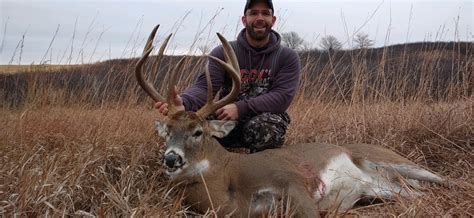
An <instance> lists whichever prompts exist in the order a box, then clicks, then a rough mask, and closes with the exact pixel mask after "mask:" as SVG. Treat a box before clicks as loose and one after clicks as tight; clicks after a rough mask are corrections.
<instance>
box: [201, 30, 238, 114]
mask: <svg viewBox="0 0 474 218" xmlns="http://www.w3.org/2000/svg"><path fill="white" fill-rule="evenodd" d="M217 36H218V37H219V40H220V41H221V43H222V47H223V49H224V57H225V61H226V62H224V61H222V60H221V59H219V58H216V57H213V56H208V57H209V58H211V59H213V60H215V61H217V62H218V63H219V64H221V65H222V66H223V67H224V69H225V70H226V72H227V73H228V74H229V76H230V77H231V79H232V89H231V91H230V93H229V94H228V95H226V96H225V97H224V98H222V99H221V100H219V101H217V102H214V101H213V99H214V98H213V96H212V84H211V78H210V75H209V70H208V69H207V68H206V72H205V73H206V79H207V102H206V104H205V105H204V106H203V107H202V108H201V109H199V111H197V112H196V114H197V115H198V116H199V117H201V118H204V119H205V118H206V117H207V116H209V115H210V114H211V113H213V112H214V111H216V110H217V109H219V108H221V107H222V106H225V105H226V104H229V103H230V102H232V101H233V100H234V99H235V98H237V96H238V95H239V93H240V68H239V62H238V61H237V57H236V55H235V53H234V50H233V49H232V46H231V45H230V44H229V42H228V41H227V40H226V39H225V38H224V37H223V36H222V35H221V34H219V33H217ZM229 62H230V63H229Z"/></svg>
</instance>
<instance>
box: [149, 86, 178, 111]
mask: <svg viewBox="0 0 474 218" xmlns="http://www.w3.org/2000/svg"><path fill="white" fill-rule="evenodd" d="M170 97H171V102H172V103H173V105H174V106H175V107H176V110H178V111H184V105H183V99H181V96H179V95H178V88H177V87H176V86H175V87H174V89H173V91H172V93H171V96H170ZM155 108H156V109H158V112H160V113H161V114H163V115H165V116H166V115H168V110H169V109H168V103H166V102H161V101H158V102H156V103H155Z"/></svg>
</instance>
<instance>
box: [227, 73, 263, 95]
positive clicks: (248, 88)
mask: <svg viewBox="0 0 474 218" xmlns="http://www.w3.org/2000/svg"><path fill="white" fill-rule="evenodd" d="M240 78H241V81H242V82H241V86H240V94H239V97H238V98H237V99H238V100H247V99H249V98H253V97H256V96H259V95H262V94H265V93H268V91H269V90H270V87H271V78H272V72H271V69H262V70H257V69H251V70H248V69H240ZM231 87H232V82H231V81H230V78H227V80H226V83H225V85H224V87H222V94H221V96H225V95H226V94H227V93H229V92H230V88H231Z"/></svg>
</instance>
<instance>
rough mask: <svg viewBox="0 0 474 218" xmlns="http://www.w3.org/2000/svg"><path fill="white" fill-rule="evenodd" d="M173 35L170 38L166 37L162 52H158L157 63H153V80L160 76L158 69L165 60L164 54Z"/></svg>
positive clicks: (161, 48)
mask: <svg viewBox="0 0 474 218" xmlns="http://www.w3.org/2000/svg"><path fill="white" fill-rule="evenodd" d="M171 35H172V34H169V35H168V37H166V39H165V41H163V44H161V47H160V50H158V56H157V57H156V59H155V62H154V63H153V67H152V68H151V69H152V71H151V72H153V73H154V77H152V78H153V79H156V78H157V76H158V67H159V66H160V63H161V59H162V58H163V53H164V52H165V48H166V46H167V45H168V42H169V41H170V38H171Z"/></svg>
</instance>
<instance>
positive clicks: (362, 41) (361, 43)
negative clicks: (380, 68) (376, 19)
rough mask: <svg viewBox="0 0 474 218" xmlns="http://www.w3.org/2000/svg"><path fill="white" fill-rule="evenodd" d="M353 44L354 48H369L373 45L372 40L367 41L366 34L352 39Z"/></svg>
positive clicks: (359, 34) (360, 34)
mask: <svg viewBox="0 0 474 218" xmlns="http://www.w3.org/2000/svg"><path fill="white" fill-rule="evenodd" d="M354 43H355V47H356V48H361V49H362V48H370V47H372V46H373V45H374V40H371V39H369V35H368V34H366V33H358V34H357V35H356V36H355V37H354Z"/></svg>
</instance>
